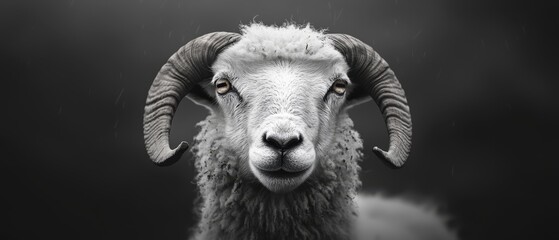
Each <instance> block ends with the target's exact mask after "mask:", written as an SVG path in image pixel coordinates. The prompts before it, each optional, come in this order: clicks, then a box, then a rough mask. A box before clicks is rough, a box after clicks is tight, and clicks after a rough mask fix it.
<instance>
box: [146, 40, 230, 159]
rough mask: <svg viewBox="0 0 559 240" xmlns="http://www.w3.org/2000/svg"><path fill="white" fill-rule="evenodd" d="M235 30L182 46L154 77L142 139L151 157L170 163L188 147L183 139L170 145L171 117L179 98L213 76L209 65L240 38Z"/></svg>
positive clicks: (147, 102) (147, 101) (147, 103)
mask: <svg viewBox="0 0 559 240" xmlns="http://www.w3.org/2000/svg"><path fill="white" fill-rule="evenodd" d="M239 37H240V35H239V34H238V33H228V32H214V33H208V34H206V35H203V36H201V37H198V38H196V39H194V40H192V41H190V42H188V43H187V44H186V45H184V46H183V47H181V48H180V49H179V50H178V51H177V52H176V53H175V54H173V56H171V58H169V60H167V63H165V65H163V67H162V68H161V70H159V73H158V74H157V76H156V77H155V80H153V83H152V84H151V87H150V89H149V93H148V96H147V100H146V106H145V109H144V141H145V145H146V149H147V152H148V155H149V157H150V158H151V160H152V161H153V162H154V163H155V164H157V165H160V166H166V165H171V164H173V163H175V162H176V161H177V160H179V159H180V157H181V155H182V154H183V153H184V152H185V151H186V149H188V144H187V143H186V142H181V143H180V144H179V146H178V147H176V148H175V149H171V148H170V147H169V133H170V130H171V121H172V120H173V115H174V114H175V110H176V109H177V107H178V105H179V102H180V101H181V100H182V99H183V98H184V96H186V95H187V94H188V93H189V92H190V90H191V89H192V88H193V87H194V86H195V84H197V83H198V82H200V81H201V80H203V79H207V78H209V77H212V71H211V65H212V64H213V62H214V61H215V59H216V58H217V56H218V54H219V53H220V52H221V51H223V50H224V49H225V48H226V47H227V46H229V45H231V44H232V43H235V42H237V41H238V40H239Z"/></svg>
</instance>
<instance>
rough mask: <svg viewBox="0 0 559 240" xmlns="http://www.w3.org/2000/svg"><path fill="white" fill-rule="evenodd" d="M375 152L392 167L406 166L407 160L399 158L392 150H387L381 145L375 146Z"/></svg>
mask: <svg viewBox="0 0 559 240" xmlns="http://www.w3.org/2000/svg"><path fill="white" fill-rule="evenodd" d="M373 153H375V155H377V157H379V158H381V159H382V160H384V163H389V164H388V166H390V167H391V168H401V167H402V166H404V163H405V160H402V159H397V158H396V157H394V156H393V154H391V153H390V152H386V151H384V150H382V149H380V148H379V147H376V146H375V147H373Z"/></svg>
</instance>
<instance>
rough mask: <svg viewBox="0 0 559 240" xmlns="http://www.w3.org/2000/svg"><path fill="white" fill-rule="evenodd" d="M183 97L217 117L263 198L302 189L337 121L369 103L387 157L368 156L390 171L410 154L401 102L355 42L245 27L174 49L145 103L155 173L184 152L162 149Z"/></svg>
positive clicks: (371, 56) (390, 76)
mask: <svg viewBox="0 0 559 240" xmlns="http://www.w3.org/2000/svg"><path fill="white" fill-rule="evenodd" d="M187 94H188V95H187ZM184 96H188V97H189V98H190V99H192V100H193V101H194V102H196V103H198V104H200V105H203V106H206V107H207V108H209V109H210V110H211V111H212V113H213V114H216V115H219V116H222V118H221V119H223V122H224V126H225V129H224V131H225V133H226V134H225V135H226V137H227V138H228V141H229V142H231V143H233V144H231V146H234V147H231V148H233V149H231V150H232V151H233V152H235V153H236V154H237V155H238V156H239V159H240V163H241V166H240V168H239V170H240V173H241V175H243V176H244V177H249V178H250V177H252V178H254V177H255V178H256V179H258V181H259V182H260V183H262V184H263V185H264V186H265V187H266V188H268V189H269V190H271V191H273V192H287V191H291V190H293V189H295V188H296V187H297V186H299V185H300V184H301V183H303V182H304V181H305V180H306V179H307V178H308V177H309V176H310V175H311V174H312V173H313V171H314V169H315V166H316V163H317V161H319V160H320V159H321V157H325V154H326V153H327V152H328V151H327V150H328V148H329V147H331V146H330V145H331V143H332V138H333V137H335V135H334V133H335V128H336V125H337V121H338V116H339V115H340V113H342V112H343V111H345V110H346V109H347V108H349V107H351V106H353V105H355V104H358V103H361V102H364V101H367V100H369V99H374V100H375V101H376V103H377V104H378V106H379V108H380V110H381V111H382V114H383V116H384V118H385V121H386V124H387V126H388V132H389V136H390V146H389V149H388V151H383V150H381V149H379V148H377V147H375V148H373V151H374V152H375V153H376V154H377V155H378V156H379V157H380V158H382V159H385V160H387V161H388V162H389V163H391V164H392V165H394V166H396V167H400V166H402V165H403V164H404V162H405V160H406V158H407V156H408V153H409V150H410V146H411V116H410V112H409V108H408V105H407V101H406V97H405V95H404V91H403V89H402V88H401V86H400V83H399V82H398V80H397V79H396V77H395V75H394V72H393V71H392V70H391V69H390V68H389V67H388V64H387V63H386V62H385V61H384V60H383V59H382V58H381V57H380V56H379V55H378V54H377V53H376V52H375V51H373V49H372V48H371V47H369V46H368V45H366V44H364V43H363V42H361V41H360V40H358V39H356V38H353V37H351V36H348V35H344V34H323V33H322V32H319V31H316V30H313V29H312V28H310V27H309V26H307V27H303V28H300V27H296V26H284V27H280V28H278V27H266V26H262V25H252V26H251V27H247V28H244V29H243V34H242V35H240V34H236V33H225V32H216V33H210V34H206V35H204V36H201V37H199V38H197V39H194V40H192V41H190V42H189V43H188V44H186V45H185V46H183V47H182V48H181V49H179V50H178V51H177V52H176V53H175V54H174V55H173V56H172V57H171V58H170V59H169V61H168V62H167V63H166V64H165V65H164V66H163V68H162V69H161V70H160V72H159V74H158V75H157V77H156V78H155V80H154V82H153V84H152V86H151V89H150V91H149V94H148V99H147V103H146V108H145V115H144V136H145V143H146V147H147V150H148V154H149V155H150V157H151V159H152V160H153V161H154V162H155V163H156V164H159V165H168V164H171V163H173V162H175V161H177V160H178V159H179V158H180V156H181V155H182V153H183V152H184V151H185V150H186V149H187V147H188V145H187V144H186V143H185V142H182V143H181V144H180V145H179V146H178V147H177V148H175V149H171V148H170V147H169V139H168V138H169V131H170V125H171V120H172V117H173V114H174V111H175V109H176V108H177V106H178V104H179V102H180V100H181V99H182V98H183V97H184Z"/></svg>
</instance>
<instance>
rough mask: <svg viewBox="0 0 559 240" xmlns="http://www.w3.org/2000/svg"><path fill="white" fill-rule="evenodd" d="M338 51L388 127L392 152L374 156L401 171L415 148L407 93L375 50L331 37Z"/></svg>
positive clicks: (347, 38) (379, 151) (353, 40)
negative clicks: (412, 139)
mask: <svg viewBox="0 0 559 240" xmlns="http://www.w3.org/2000/svg"><path fill="white" fill-rule="evenodd" d="M328 37H329V38H330V39H331V40H332V43H333V45H334V47H335V48H336V50H338V51H339V52H340V53H342V55H343V56H344V57H345V59H346V62H347V64H348V65H349V67H350V70H349V73H348V76H349V78H350V79H351V80H352V81H354V82H356V83H357V84H360V85H362V86H363V87H364V89H367V92H369V93H370V95H371V97H372V98H373V100H374V101H375V102H376V103H377V105H378V106H379V108H380V110H381V112H382V115H383V116H384V121H385V122H386V125H387V127H388V134H389V137H390V145H389V149H388V152H386V151H383V150H382V149H380V148H378V147H374V148H373V152H374V153H375V154H376V155H377V156H378V157H380V158H382V159H384V160H386V161H388V162H390V163H391V164H392V165H393V166H395V167H401V166H402V165H404V163H405V162H406V159H407V158H408V155H409V152H410V148H411V137H412V122H411V113H410V108H409V106H408V101H407V99H406V95H405V93H404V89H402V86H401V85H400V82H398V79H397V78H396V76H395V75H394V72H393V71H392V69H390V67H389V66H388V63H386V61H385V60H384V59H382V58H381V57H380V55H379V54H378V53H376V52H375V51H374V50H373V48H371V47H370V46H369V45H367V44H365V43H363V42H362V41H360V40H359V39H357V38H354V37H352V36H349V35H346V34H328Z"/></svg>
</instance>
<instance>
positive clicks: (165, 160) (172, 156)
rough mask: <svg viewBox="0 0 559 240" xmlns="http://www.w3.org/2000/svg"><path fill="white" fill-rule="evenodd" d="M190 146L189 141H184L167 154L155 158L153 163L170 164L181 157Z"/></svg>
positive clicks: (162, 165)
mask: <svg viewBox="0 0 559 240" xmlns="http://www.w3.org/2000/svg"><path fill="white" fill-rule="evenodd" d="M188 147H189V145H188V143H187V142H185V141H182V142H181V143H180V144H179V146H177V147H176V148H175V149H173V150H171V151H169V152H168V153H167V154H165V155H166V156H163V157H157V158H154V159H153V163H155V165H157V166H160V167H165V166H170V165H172V164H174V163H176V162H177V161H178V160H179V159H180V158H181V156H182V154H183V153H184V152H185V151H186V150H187V149H188Z"/></svg>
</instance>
